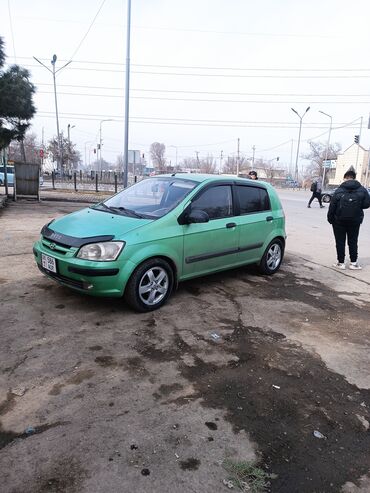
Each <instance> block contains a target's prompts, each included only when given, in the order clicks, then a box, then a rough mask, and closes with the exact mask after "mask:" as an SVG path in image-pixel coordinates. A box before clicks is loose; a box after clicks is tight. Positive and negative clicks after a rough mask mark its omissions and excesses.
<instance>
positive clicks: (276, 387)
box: [272, 385, 280, 390]
mask: <svg viewBox="0 0 370 493" xmlns="http://www.w3.org/2000/svg"><path fill="white" fill-rule="evenodd" d="M272 386H273V387H274V389H278V390H280V387H279V385H272Z"/></svg>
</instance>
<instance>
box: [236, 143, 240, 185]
mask: <svg viewBox="0 0 370 493" xmlns="http://www.w3.org/2000/svg"><path fill="white" fill-rule="evenodd" d="M239 167H240V139H239V137H238V148H237V152H236V176H239Z"/></svg>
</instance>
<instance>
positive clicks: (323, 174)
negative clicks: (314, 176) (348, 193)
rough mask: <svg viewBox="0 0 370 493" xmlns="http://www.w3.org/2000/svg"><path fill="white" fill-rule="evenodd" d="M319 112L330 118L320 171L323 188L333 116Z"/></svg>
mask: <svg viewBox="0 0 370 493" xmlns="http://www.w3.org/2000/svg"><path fill="white" fill-rule="evenodd" d="M319 113H322V114H323V115H325V116H327V117H328V118H330V127H329V134H328V142H327V144H326V150H325V161H324V167H323V171H322V187H323V188H324V186H325V174H326V162H327V160H328V153H329V146H330V136H331V129H332V126H333V117H332V116H330V115H328V114H327V113H325V112H324V111H321V110H319Z"/></svg>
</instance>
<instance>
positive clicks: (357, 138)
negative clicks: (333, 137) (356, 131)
mask: <svg viewBox="0 0 370 493" xmlns="http://www.w3.org/2000/svg"><path fill="white" fill-rule="evenodd" d="M359 143H360V136H359V135H355V144H359Z"/></svg>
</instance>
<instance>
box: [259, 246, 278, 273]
mask: <svg viewBox="0 0 370 493" xmlns="http://www.w3.org/2000/svg"><path fill="white" fill-rule="evenodd" d="M283 257H284V244H283V242H282V240H281V239H280V238H275V239H274V240H272V241H271V242H270V243H269V245H268V247H267V248H266V250H265V253H264V254H263V257H262V259H261V262H260V264H259V270H260V272H261V273H262V274H267V275H269V276H270V275H272V274H274V273H275V272H276V271H278V270H279V268H280V265H281V262H282V261H283Z"/></svg>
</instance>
